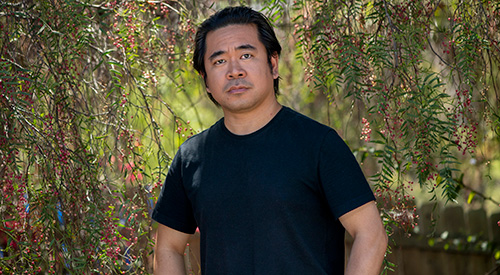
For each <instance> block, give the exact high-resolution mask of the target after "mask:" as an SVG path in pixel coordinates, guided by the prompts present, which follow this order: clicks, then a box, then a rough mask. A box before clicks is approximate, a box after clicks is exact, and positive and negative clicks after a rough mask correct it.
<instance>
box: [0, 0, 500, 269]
mask: <svg viewBox="0 0 500 275" xmlns="http://www.w3.org/2000/svg"><path fill="white" fill-rule="evenodd" d="M240 4H244V5H250V6H252V7H253V8H255V9H257V10H261V11H262V12H263V13H265V14H266V15H268V16H269V17H270V18H271V19H272V22H273V24H274V25H275V27H276V29H277V33H278V36H279V38H280V41H282V46H283V47H284V52H283V55H282V57H281V60H280V75H281V85H280V86H281V95H280V97H279V100H280V102H282V103H283V104H285V105H288V106H291V107H292V108H294V109H296V110H298V111H301V112H303V113H305V114H307V115H309V116H311V117H313V118H315V119H317V120H319V121H321V122H323V123H325V124H328V125H330V126H332V127H334V128H335V129H337V131H338V132H339V133H340V134H341V136H342V137H343V138H344V139H345V140H346V142H347V143H348V144H349V146H350V147H351V149H352V150H353V151H354V153H355V155H356V157H357V158H358V160H359V161H360V163H361V164H362V168H363V170H364V171H365V174H366V175H367V177H368V178H369V179H370V181H371V183H372V184H373V189H374V192H375V193H376V195H377V197H378V198H379V207H380V210H381V212H382V214H383V218H384V222H385V224H386V226H387V230H388V232H389V233H391V232H392V231H393V230H396V229H395V226H397V227H399V228H402V229H403V230H406V231H407V232H411V231H412V230H414V228H415V227H418V219H417V216H416V213H417V212H416V211H417V209H418V206H419V204H420V203H422V202H425V201H429V200H431V201H433V202H436V203H458V204H461V205H463V206H464V207H466V208H470V209H477V208H485V209H487V211H488V212H489V213H492V212H496V211H498V205H499V202H498V200H495V198H496V199H498V198H499V197H500V191H499V190H500V189H499V188H498V184H499V181H500V172H499V171H500V153H499V152H500V148H499V147H500V111H499V103H500V96H499V90H500V86H499V85H500V84H499V79H500V77H499V64H500V63H499V58H500V46H499V45H498V41H499V39H500V34H499V32H498V25H499V23H500V4H499V3H497V2H496V1H472V0H471V1H455V0H447V1H434V0H430V1H414V0H412V1H389V0H386V1H368V0H362V1H349V2H345V1H320V0H315V1H313V0H309V1H305V0H304V1H299V0H297V1H293V2H292V1H285V0H274V1H271V0H267V1H250V0H249V1H208V0H203V1H189V0H179V1H173V0H172V1H139V0H130V1H99V0H67V1H63V0H40V1H29V0H17V1H16V0H11V1H0V32H1V35H0V186H1V189H2V196H1V197H0V213H1V215H0V247H1V250H0V268H1V269H0V271H1V272H0V273H2V272H3V273H27V274H37V273H49V274H50V273H57V274H62V273H78V274H82V273H85V274H86V273H151V272H152V251H153V246H154V230H155V225H154V224H153V223H152V222H151V220H150V213H151V209H152V207H153V205H154V202H155V200H156V198H157V195H158V192H159V188H160V187H161V184H162V180H163V178H164V176H165V173H166V171H167V169H168V165H169V163H170V161H171V159H172V156H173V155H174V154H175V152H176V149H177V148H178V146H179V145H180V144H181V143H182V142H183V141H184V140H185V139H186V138H188V137H189V136H191V135H193V134H196V133H198V132H199V131H201V130H203V129H206V128H207V127H209V126H210V125H211V124H212V123H213V122H215V121H216V120H217V119H218V118H219V117H220V116H221V115H222V113H221V111H220V110H219V109H217V108H216V107H215V106H213V104H212V103H211V102H210V100H208V98H207V97H206V95H205V90H204V86H203V82H202V81H200V77H199V76H198V75H196V74H195V73H194V72H193V69H192V66H191V57H192V51H193V49H192V46H193V44H194V43H193V39H194V34H195V30H196V26H197V25H198V24H199V23H200V22H202V21H203V19H204V18H207V17H208V16H209V15H210V14H212V13H213V12H214V11H216V10H218V9H220V8H221V7H225V6H227V5H240ZM491 249H492V251H491V253H492V255H493V254H494V252H495V251H498V248H491ZM496 254H497V255H498V253H496Z"/></svg>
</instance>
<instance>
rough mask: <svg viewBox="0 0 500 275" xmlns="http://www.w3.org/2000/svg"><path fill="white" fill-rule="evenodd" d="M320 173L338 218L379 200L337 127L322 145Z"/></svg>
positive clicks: (322, 183) (324, 188) (323, 186)
mask: <svg viewBox="0 0 500 275" xmlns="http://www.w3.org/2000/svg"><path fill="white" fill-rule="evenodd" d="M319 175H320V182H321V188H322V190H323V192H324V196H325V197H326V200H327V202H328V205H329V207H330V209H331V211H332V213H333V215H334V216H335V217H336V218H337V219H338V218H340V217H341V216H342V215H344V214H346V213H347V212H350V211H351V210H354V209H356V208H358V207H359V206H362V205H363V204H365V203H367V202H370V201H373V200H375V197H374V195H373V192H372V190H371V188H370V186H369V184H368V182H367V181H366V178H365V176H364V174H363V172H362V171H361V168H360V166H359V164H358V162H357V161H356V158H355V157H354V155H353V154H352V152H351V150H350V149H349V147H348V146H347V144H345V142H344V141H343V140H342V139H341V138H340V136H339V135H338V134H337V132H335V131H334V130H333V129H332V130H331V131H329V132H328V133H327V134H326V136H325V139H324V140H323V144H322V146H321V150H320V156H319Z"/></svg>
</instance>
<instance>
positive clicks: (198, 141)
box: [179, 119, 222, 150]
mask: <svg viewBox="0 0 500 275" xmlns="http://www.w3.org/2000/svg"><path fill="white" fill-rule="evenodd" d="M221 123H222V119H221V120H218V121H217V122H215V123H214V124H213V125H212V126H210V127H209V128H207V129H205V130H203V131H201V132H200V133H197V134H195V135H193V136H191V137H189V138H188V139H187V140H186V141H184V142H183V143H182V144H181V146H180V147H179V149H184V150H186V149H196V148H198V147H199V146H203V145H204V144H205V142H206V140H207V139H208V138H209V137H210V136H213V135H214V134H215V133H216V132H217V131H219V130H220V124H221Z"/></svg>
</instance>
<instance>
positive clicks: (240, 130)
mask: <svg viewBox="0 0 500 275" xmlns="http://www.w3.org/2000/svg"><path fill="white" fill-rule="evenodd" d="M281 107H282V106H281V105H280V104H279V103H278V102H277V101H276V102H275V103H274V104H271V105H269V106H266V107H265V108H261V109H260V110H256V111H254V112H244V113H236V114H235V113H228V112H224V125H225V126H226V128H227V129H228V130H229V131H230V132H231V133H233V134H235V135H248V134H251V133H253V132H256V131H257V130H259V129H261V128H262V127H264V126H266V125H267V123H269V122H270V121H271V120H272V119H273V118H274V116H276V114H277V113H278V112H279V111H280V110H281Z"/></svg>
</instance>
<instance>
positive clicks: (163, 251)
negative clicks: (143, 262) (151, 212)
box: [154, 224, 191, 275]
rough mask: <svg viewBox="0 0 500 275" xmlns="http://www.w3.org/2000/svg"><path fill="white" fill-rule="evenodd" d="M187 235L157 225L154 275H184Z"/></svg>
mask: <svg viewBox="0 0 500 275" xmlns="http://www.w3.org/2000/svg"><path fill="white" fill-rule="evenodd" d="M189 236H191V235H189V234H185V233H182V232H180V231H177V230H175V229H172V228H170V227H167V226H165V225H162V224H158V231H157V232H156V246H155V252H154V274H155V275H161V274H165V275H166V274H168V275H178V274H183V275H184V274H186V269H185V267H184V250H185V248H186V243H187V241H188V239H189Z"/></svg>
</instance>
